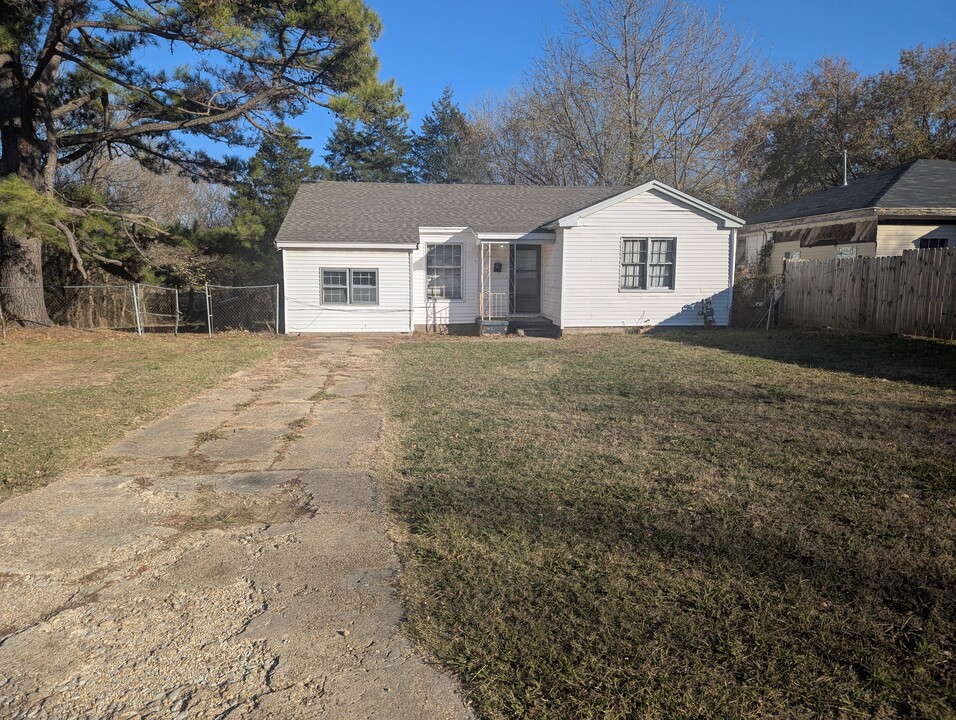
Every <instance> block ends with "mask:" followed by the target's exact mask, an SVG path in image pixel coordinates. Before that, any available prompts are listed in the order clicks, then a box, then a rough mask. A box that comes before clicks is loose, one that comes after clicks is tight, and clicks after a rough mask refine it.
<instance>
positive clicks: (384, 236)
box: [276, 181, 743, 333]
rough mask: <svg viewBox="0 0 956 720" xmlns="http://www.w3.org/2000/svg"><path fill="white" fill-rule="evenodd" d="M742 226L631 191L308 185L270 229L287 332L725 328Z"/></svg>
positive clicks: (661, 194) (672, 195)
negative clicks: (530, 323) (542, 326)
mask: <svg viewBox="0 0 956 720" xmlns="http://www.w3.org/2000/svg"><path fill="white" fill-rule="evenodd" d="M742 224H743V221H742V220H740V219H739V218H736V217H734V216H733V215H730V214H728V213H725V212H723V211H722V210H718V209H717V208H715V207H712V206H710V205H708V204H706V203H704V202H702V201H700V200H697V199H695V198H693V197H691V196H689V195H686V194H684V193H682V192H679V191H678V190H675V189H673V188H671V187H668V186H667V185H664V184H663V183H659V182H656V181H654V182H649V183H646V184H644V185H641V186H639V187H635V188H629V189H628V188H606V187H540V186H514V185H416V184H390V183H346V182H314V183H305V184H303V185H302V187H301V188H300V189H299V192H298V194H297V195H296V197H295V200H294V202H293V203H292V206H291V208H290V209H289V213H288V215H287V216H286V218H285V221H284V222H283V224H282V227H281V229H280V230H279V234H278V237H277V238H276V245H277V246H278V247H279V249H280V250H281V251H282V268H283V279H284V286H285V294H284V297H285V303H284V305H285V328H286V332H288V333H328V332H362V331H368V332H410V331H413V330H439V331H465V330H467V329H472V330H473V329H474V328H475V327H476V323H477V324H478V325H480V326H482V327H483V329H484V330H486V331H489V330H490V331H501V330H502V329H503V327H505V326H507V324H508V322H509V321H514V320H516V319H517V320H528V319H531V320H535V319H537V320H539V321H544V322H547V321H550V322H551V323H553V324H554V326H556V327H557V328H560V329H561V330H569V329H574V328H617V329H620V328H635V327H641V326H649V325H703V324H704V316H703V315H702V314H701V313H702V310H703V309H704V305H705V304H704V303H702V301H705V300H709V301H710V303H709V306H708V307H711V308H712V309H713V321H714V322H715V324H718V325H726V324H727V323H728V318H729V307H730V300H731V287H732V285H733V263H732V262H731V260H732V258H733V247H734V242H735V233H736V228H739V227H740V226H741V225H742Z"/></svg>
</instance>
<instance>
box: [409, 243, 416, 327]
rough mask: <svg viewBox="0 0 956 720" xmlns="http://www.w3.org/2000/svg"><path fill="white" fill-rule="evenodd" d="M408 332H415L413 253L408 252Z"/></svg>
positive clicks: (411, 251) (412, 251)
mask: <svg viewBox="0 0 956 720" xmlns="http://www.w3.org/2000/svg"><path fill="white" fill-rule="evenodd" d="M408 332H409V333H414V332H415V251H414V250H409V251H408Z"/></svg>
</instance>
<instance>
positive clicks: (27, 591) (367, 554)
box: [0, 337, 471, 719]
mask: <svg viewBox="0 0 956 720" xmlns="http://www.w3.org/2000/svg"><path fill="white" fill-rule="evenodd" d="M388 342H389V340H388V339H387V338H374V337H364V338H358V337H348V338H346V337H342V338H312V339H307V340H301V341H298V342H296V343H294V344H292V345H290V347H289V348H287V349H285V350H284V351H283V352H282V354H280V356H279V357H278V358H277V359H275V360H273V361H270V362H268V363H266V364H264V365H261V366H259V367H257V368H255V369H253V370H250V371H246V372H244V373H240V374H239V375H237V376H235V377H234V378H232V379H231V380H230V381H229V382H228V383H226V384H225V385H224V386H222V387H219V388H217V389H215V390H213V391H211V392H208V393H206V394H205V395H204V396H202V397H201V398H199V399H198V400H196V401H195V402H192V403H190V404H188V405H185V406H183V407H181V408H179V409H177V410H176V411H174V412H173V413H171V414H170V415H168V416H167V417H165V418H163V419H162V420H159V421H158V422H156V423H153V424H152V425H150V426H149V427H146V428H143V429H140V430H138V431H136V432H134V433H133V434H131V435H130V436H128V437H127V438H126V439H125V440H123V441H122V442H120V443H119V444H117V445H115V446H113V447H112V448H110V449H109V450H108V451H107V453H106V454H105V456H104V457H103V459H102V461H101V463H99V468H100V471H98V472H89V473H86V474H85V475H84V476H76V477H66V478H63V479H61V480H59V481H57V482H55V483H53V484H51V485H49V486H47V487H46V488H43V489H41V490H37V491H35V492H32V493H29V494H26V495H23V496H18V497H15V498H13V499H10V500H8V501H7V502H5V503H3V504H2V505H0V716H2V717H13V718H34V717H38V718H140V717H142V718H190V719H199V718H225V717H231V718H240V717H242V718H245V717H250V718H283V719H295V718H317V717H321V718H371V717H375V718H409V719H411V718H469V717H471V713H470V711H469V710H468V709H467V708H466V707H465V705H464V703H463V701H462V699H461V697H460V696H459V694H458V692H457V688H456V685H455V683H454V682H453V680H452V679H451V678H449V677H448V676H446V675H444V674H443V673H441V672H440V671H439V670H437V669H436V668H434V667H433V666H431V665H429V664H427V663H426V662H424V660H423V659H422V658H421V657H419V656H418V654H417V653H416V651H415V650H414V648H413V647H412V646H411V645H410V643H409V642H408V641H407V640H405V639H404V638H403V637H402V636H401V635H400V634H398V623H399V620H400V618H401V607H400V605H399V602H398V600H397V598H396V596H395V594H394V592H393V590H392V588H391V585H390V580H391V578H392V576H393V575H394V573H395V572H396V571H397V569H398V559H397V557H396V555H395V552H394V549H393V547H392V545H391V543H390V541H389V539H388V536H387V532H386V525H385V518H384V515H383V513H382V511H381V509H380V507H379V505H378V504H377V503H376V500H375V497H374V488H373V484H372V481H371V479H370V477H369V475H368V462H369V460H370V459H371V458H372V453H373V452H374V448H375V441H376V439H377V437H378V433H379V428H380V416H379V413H378V410H377V408H376V406H375V403H374V399H373V398H371V397H369V396H368V395H367V394H366V383H367V381H368V380H369V376H370V374H371V373H372V372H374V369H375V367H376V363H377V360H378V356H379V355H380V354H381V352H382V351H383V349H384V348H385V347H386V346H387V344H388Z"/></svg>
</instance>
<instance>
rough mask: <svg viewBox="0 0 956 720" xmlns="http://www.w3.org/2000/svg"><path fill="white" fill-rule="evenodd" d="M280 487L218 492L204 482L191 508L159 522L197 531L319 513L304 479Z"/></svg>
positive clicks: (160, 524)
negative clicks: (262, 493) (263, 491)
mask: <svg viewBox="0 0 956 720" xmlns="http://www.w3.org/2000/svg"><path fill="white" fill-rule="evenodd" d="M277 487H278V489H279V492H278V493H273V494H269V495H265V496H260V495H256V496H253V497H248V496H240V495H238V494H236V493H228V492H218V491H216V489H215V488H213V487H212V486H211V485H201V486H200V487H199V488H198V491H197V492H196V494H195V498H194V500H193V505H192V507H191V508H189V509H188V510H186V511H185V512H179V513H174V514H171V515H167V516H165V517H163V518H161V519H160V520H159V521H158V522H157V523H156V524H157V525H159V526H161V527H168V528H174V529H176V530H182V531H185V532H194V531H200V530H217V529H218V530H225V529H228V528H237V527H243V526H248V525H272V524H274V523H287V522H295V521H296V520H299V519H300V518H304V517H311V516H312V515H314V514H315V511H314V509H313V508H312V507H311V505H310V503H309V497H308V495H306V494H305V493H304V492H303V490H302V485H301V483H285V484H284V485H282V486H277Z"/></svg>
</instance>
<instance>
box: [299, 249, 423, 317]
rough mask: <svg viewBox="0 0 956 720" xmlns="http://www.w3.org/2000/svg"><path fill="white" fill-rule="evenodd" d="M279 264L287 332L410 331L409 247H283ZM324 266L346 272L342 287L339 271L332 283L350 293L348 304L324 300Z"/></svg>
mask: <svg viewBox="0 0 956 720" xmlns="http://www.w3.org/2000/svg"><path fill="white" fill-rule="evenodd" d="M283 265H284V268H285V298H284V300H285V317H286V332H288V333H334V332H408V331H409V300H410V298H409V292H408V291H409V287H408V285H409V251H408V250H360V249H356V250H338V249H336V250H321V249H314V248H308V249H306V248H303V249H285V250H283ZM326 271H331V272H338V273H345V276H346V279H347V285H346V287H345V288H343V287H342V285H341V280H342V279H343V278H342V276H341V275H339V276H337V277H336V278H334V279H335V280H336V281H337V283H336V284H334V285H333V286H331V287H334V288H335V289H336V290H337V291H338V292H337V297H338V298H341V297H342V292H341V291H342V290H345V291H346V292H349V291H350V292H351V293H353V295H352V296H351V297H352V300H353V302H352V303H351V304H336V303H327V302H323V300H324V298H323V295H324V289H323V273H324V272H326ZM372 272H374V273H375V275H374V278H373V277H372V276H371V275H370V273H372ZM373 281H374V283H375V285H374V286H373V285H372V282H373ZM348 282H350V283H351V288H350V290H349V288H348ZM373 297H374V298H375V300H374V301H373V300H372V299H371V298H373ZM374 303H377V304H374Z"/></svg>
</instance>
